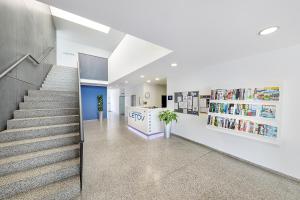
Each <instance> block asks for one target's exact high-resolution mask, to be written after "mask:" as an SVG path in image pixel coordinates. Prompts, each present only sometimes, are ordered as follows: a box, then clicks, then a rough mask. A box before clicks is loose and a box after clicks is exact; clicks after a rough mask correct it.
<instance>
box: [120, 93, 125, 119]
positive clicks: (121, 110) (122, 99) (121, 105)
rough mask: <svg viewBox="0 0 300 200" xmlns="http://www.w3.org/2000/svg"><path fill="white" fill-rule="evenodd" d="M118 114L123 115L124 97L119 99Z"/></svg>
mask: <svg viewBox="0 0 300 200" xmlns="http://www.w3.org/2000/svg"><path fill="white" fill-rule="evenodd" d="M119 113H120V115H125V96H120V97H119Z"/></svg>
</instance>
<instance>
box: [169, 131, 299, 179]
mask: <svg viewBox="0 0 300 200" xmlns="http://www.w3.org/2000/svg"><path fill="white" fill-rule="evenodd" d="M172 135H173V136H175V137H178V138H181V139H183V140H186V141H188V142H192V143H194V144H197V145H201V146H204V147H206V148H209V149H211V150H213V151H216V152H218V153H221V154H223V155H225V156H228V157H231V158H234V159H236V160H239V161H241V162H244V163H247V164H250V165H252V166H255V167H258V168H260V169H262V170H265V171H267V172H270V173H273V174H277V175H279V176H282V177H284V178H286V179H289V180H292V181H295V182H297V183H300V179H298V178H295V177H293V176H290V175H287V174H285V173H282V172H279V171H276V170H274V169H270V168H268V167H264V166H262V165H259V164H256V163H253V162H250V161H248V160H245V159H242V158H239V157H237V156H234V155H231V154H229V153H226V152H223V151H220V150H218V149H215V148H213V147H210V146H207V145H205V144H202V143H199V142H196V141H193V140H191V139H188V138H185V137H183V136H181V135H177V134H176V133H172Z"/></svg>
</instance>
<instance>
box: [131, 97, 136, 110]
mask: <svg viewBox="0 0 300 200" xmlns="http://www.w3.org/2000/svg"><path fill="white" fill-rule="evenodd" d="M131 106H133V107H134V106H136V95H131Z"/></svg>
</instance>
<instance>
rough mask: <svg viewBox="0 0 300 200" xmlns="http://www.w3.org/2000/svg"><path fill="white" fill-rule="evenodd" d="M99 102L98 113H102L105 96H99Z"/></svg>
mask: <svg viewBox="0 0 300 200" xmlns="http://www.w3.org/2000/svg"><path fill="white" fill-rule="evenodd" d="M97 100H98V111H99V112H101V111H103V96H102V95H99V96H97Z"/></svg>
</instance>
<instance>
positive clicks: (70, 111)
mask: <svg viewBox="0 0 300 200" xmlns="http://www.w3.org/2000/svg"><path fill="white" fill-rule="evenodd" d="M56 97H59V96H56ZM31 98H39V97H31ZM41 98H43V97H41ZM44 98H45V101H46V99H47V98H48V97H44ZM53 98H55V96H53ZM73 98H77V97H70V99H73ZM29 100H34V99H28V100H27V101H29ZM56 100H57V99H56ZM25 101H26V99H25ZM78 113H79V109H78V108H60V109H33V110H29V109H27V110H16V111H15V112H14V118H15V119H20V118H32V117H46V116H49V117H50V116H65V115H78Z"/></svg>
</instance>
